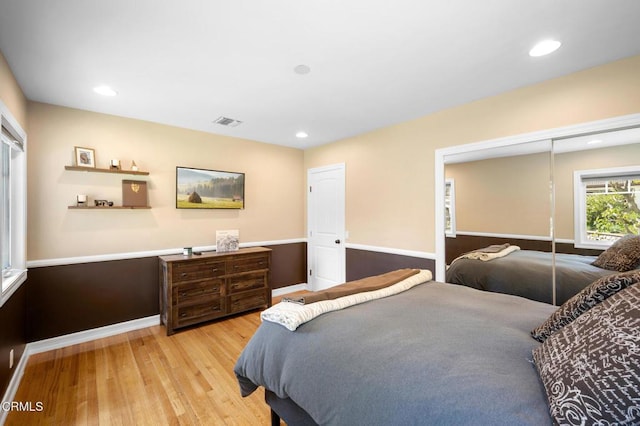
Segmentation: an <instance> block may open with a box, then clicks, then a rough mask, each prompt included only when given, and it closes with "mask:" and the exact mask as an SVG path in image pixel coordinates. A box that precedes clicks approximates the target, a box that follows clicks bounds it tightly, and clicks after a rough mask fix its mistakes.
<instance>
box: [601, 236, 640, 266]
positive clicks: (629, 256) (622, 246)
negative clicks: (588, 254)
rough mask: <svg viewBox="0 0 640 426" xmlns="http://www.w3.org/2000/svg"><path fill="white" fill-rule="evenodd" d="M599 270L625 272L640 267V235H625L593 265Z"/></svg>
mask: <svg viewBox="0 0 640 426" xmlns="http://www.w3.org/2000/svg"><path fill="white" fill-rule="evenodd" d="M591 264H592V265H593V266H597V267H598V268H602V269H608V270H610V271H618V272H625V271H630V270H632V269H635V268H637V267H638V266H640V235H625V236H624V237H622V238H620V239H619V240H618V241H616V242H615V243H613V245H612V246H611V247H609V248H608V249H606V250H605V251H603V252H602V253H600V256H598V258H597V259H596V260H594V261H593V263H591Z"/></svg>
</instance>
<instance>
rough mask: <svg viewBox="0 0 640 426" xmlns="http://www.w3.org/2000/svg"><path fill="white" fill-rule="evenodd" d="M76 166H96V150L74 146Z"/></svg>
mask: <svg viewBox="0 0 640 426" xmlns="http://www.w3.org/2000/svg"><path fill="white" fill-rule="evenodd" d="M74 152H75V160H76V166H78V167H93V168H95V167H96V152H95V150H93V149H91V148H82V147H80V146H76V147H75V148H74Z"/></svg>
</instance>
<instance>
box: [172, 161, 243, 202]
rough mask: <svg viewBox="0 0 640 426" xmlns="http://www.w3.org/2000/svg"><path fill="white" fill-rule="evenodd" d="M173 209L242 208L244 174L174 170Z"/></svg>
mask: <svg viewBox="0 0 640 426" xmlns="http://www.w3.org/2000/svg"><path fill="white" fill-rule="evenodd" d="M176 208H177V209H244V173H235V172H224V171H220V170H207V169H196V168H192V167H181V166H178V167H176Z"/></svg>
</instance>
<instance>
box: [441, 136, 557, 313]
mask: <svg viewBox="0 0 640 426" xmlns="http://www.w3.org/2000/svg"><path fill="white" fill-rule="evenodd" d="M519 152H522V153H523V154H518V153H519ZM476 156H478V154H476ZM481 157H483V158H480V159H472V161H458V160H459V159H457V158H445V162H446V163H447V164H445V181H446V182H447V183H448V184H449V185H451V188H450V190H445V196H446V194H447V193H451V194H453V196H452V197H450V198H451V199H448V200H446V201H445V208H447V207H448V206H450V205H451V206H452V207H453V208H450V213H449V216H451V217H454V216H455V217H454V218H453V219H450V220H449V221H448V223H455V230H452V231H450V232H448V233H447V238H446V240H445V250H446V256H445V257H446V262H447V265H448V268H447V272H446V278H445V280H446V281H447V282H450V283H454V284H461V285H465V286H469V287H474V288H478V289H481V290H488V291H495V292H500V293H508V294H515V295H518V296H523V297H527V298H530V299H534V300H539V301H542V302H547V303H551V302H552V299H553V291H552V290H553V289H552V281H553V259H552V244H551V231H550V222H549V218H550V217H551V185H550V181H551V143H550V141H544V142H535V143H534V142H532V143H528V144H520V145H517V146H511V147H510V148H509V150H508V151H505V150H504V149H502V148H500V149H494V150H487V151H485V152H483V153H482V156H481Z"/></svg>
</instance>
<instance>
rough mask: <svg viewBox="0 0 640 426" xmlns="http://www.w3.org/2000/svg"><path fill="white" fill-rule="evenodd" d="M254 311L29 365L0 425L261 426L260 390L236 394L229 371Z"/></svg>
mask: <svg viewBox="0 0 640 426" xmlns="http://www.w3.org/2000/svg"><path fill="white" fill-rule="evenodd" d="M259 324H260V317H259V312H257V311H254V312H250V313H247V314H244V315H238V316H235V317H231V318H227V319H223V320H219V321H217V322H211V323H208V324H205V325H203V326H201V327H198V328H193V329H187V330H183V331H180V332H178V333H176V334H174V335H172V336H168V337H167V336H166V332H165V329H164V327H161V326H159V325H158V326H154V327H149V328H145V329H142V330H135V331H131V332H128V333H123V334H120V335H117V336H112V337H108V338H104V339H99V340H95V341H92V342H87V343H82V344H79V345H74V346H70V347H67V348H62V349H57V350H53V351H49V352H45V353H41V354H35V355H33V356H31V358H30V359H29V361H28V363H27V366H26V368H25V372H24V376H23V378H22V381H21V383H20V387H19V388H18V391H17V393H16V396H15V401H25V402H26V401H30V402H32V403H33V404H35V403H36V402H42V404H43V406H44V410H43V411H42V412H18V411H12V412H10V413H9V415H8V416H7V421H6V424H7V425H45V424H46V425H52V424H55V425H100V426H103V425H126V426H129V425H153V426H155V425H159V424H162V425H189V426H191V425H239V426H243V425H260V424H263V425H267V424H269V422H270V415H269V409H268V406H267V405H266V404H265V403H264V392H263V391H262V390H261V389H260V390H258V391H257V392H255V393H254V394H252V395H251V396H249V397H247V398H242V397H241V396H240V390H239V387H238V383H237V380H236V378H235V374H234V373H233V366H234V365H235V362H236V360H237V358H238V356H239V355H240V352H241V351H242V349H243V348H244V346H245V345H246V343H247V342H248V341H249V339H250V338H251V336H252V335H253V333H254V332H255V330H256V329H257V327H258V326H259Z"/></svg>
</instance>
